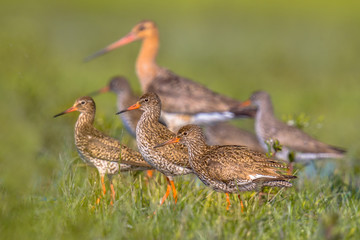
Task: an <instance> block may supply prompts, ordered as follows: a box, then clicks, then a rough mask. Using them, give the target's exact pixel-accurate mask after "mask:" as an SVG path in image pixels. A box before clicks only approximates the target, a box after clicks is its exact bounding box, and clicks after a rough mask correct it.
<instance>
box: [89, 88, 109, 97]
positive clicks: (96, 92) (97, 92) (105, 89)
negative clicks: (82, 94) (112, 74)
mask: <svg viewBox="0 0 360 240" xmlns="http://www.w3.org/2000/svg"><path fill="white" fill-rule="evenodd" d="M109 91H110V87H109V86H105V87H103V88H101V89H99V90H97V91H95V92H92V93H90V94H89V95H88V96H96V95H98V94H101V93H107V92H109Z"/></svg>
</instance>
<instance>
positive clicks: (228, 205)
mask: <svg viewBox="0 0 360 240" xmlns="http://www.w3.org/2000/svg"><path fill="white" fill-rule="evenodd" d="M225 194H226V202H227V205H226V210H227V211H229V208H230V206H231V203H230V197H229V193H225Z"/></svg>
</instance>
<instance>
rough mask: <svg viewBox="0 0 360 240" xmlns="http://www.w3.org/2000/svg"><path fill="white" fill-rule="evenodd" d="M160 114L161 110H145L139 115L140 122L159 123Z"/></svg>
mask: <svg viewBox="0 0 360 240" xmlns="http://www.w3.org/2000/svg"><path fill="white" fill-rule="evenodd" d="M160 114H161V108H158V107H157V108H154V109H151V110H146V111H144V112H143V114H142V115H141V118H140V121H141V122H156V123H158V122H159V119H160Z"/></svg>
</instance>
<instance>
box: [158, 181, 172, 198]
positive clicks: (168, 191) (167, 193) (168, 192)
mask: <svg viewBox="0 0 360 240" xmlns="http://www.w3.org/2000/svg"><path fill="white" fill-rule="evenodd" d="M165 177H166V176H165ZM166 180H167V182H168V184H167V188H166V193H165V195H164V196H163V197H162V199H161V201H160V205H163V203H164V202H165V200H166V199H167V197H168V196H169V194H170V190H171V186H170V180H169V179H168V177H166Z"/></svg>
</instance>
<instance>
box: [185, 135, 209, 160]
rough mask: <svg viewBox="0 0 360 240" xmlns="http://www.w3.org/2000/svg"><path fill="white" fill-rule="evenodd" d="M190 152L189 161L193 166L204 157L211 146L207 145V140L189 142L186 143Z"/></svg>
mask: <svg viewBox="0 0 360 240" xmlns="http://www.w3.org/2000/svg"><path fill="white" fill-rule="evenodd" d="M186 146H187V148H188V152H189V161H190V164H191V165H194V164H196V162H197V159H199V158H200V157H201V156H202V155H204V154H205V153H206V152H207V151H208V148H209V146H208V145H207V144H206V142H205V139H196V140H189V141H188V142H187V143H186Z"/></svg>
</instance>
